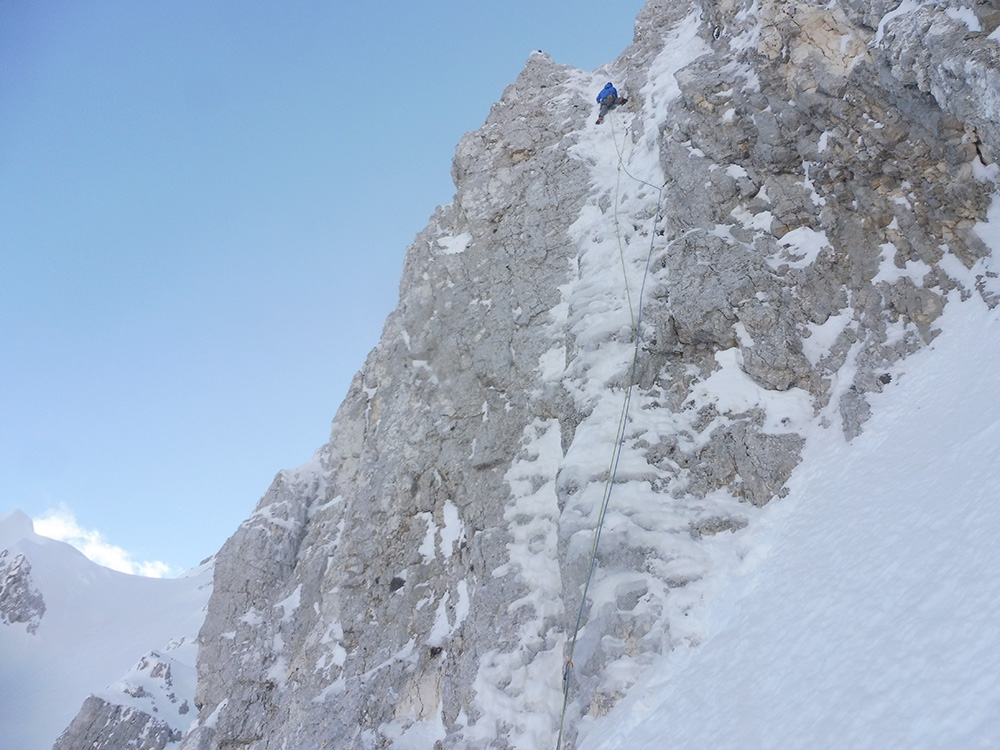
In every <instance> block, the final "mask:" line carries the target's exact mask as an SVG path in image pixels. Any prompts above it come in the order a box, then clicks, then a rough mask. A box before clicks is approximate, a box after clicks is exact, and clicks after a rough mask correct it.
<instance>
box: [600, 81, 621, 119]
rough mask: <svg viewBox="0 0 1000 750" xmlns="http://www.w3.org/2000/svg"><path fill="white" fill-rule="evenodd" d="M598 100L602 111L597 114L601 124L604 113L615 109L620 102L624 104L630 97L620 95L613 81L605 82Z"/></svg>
mask: <svg viewBox="0 0 1000 750" xmlns="http://www.w3.org/2000/svg"><path fill="white" fill-rule="evenodd" d="M597 101H598V102H599V103H600V105H601V113H600V114H599V115H598V116H597V124H598V125H600V124H601V123H602V122H604V115H606V114H607V113H608V112H610V111H611V110H613V109H614V108H615V107H617V106H618V105H619V104H624V103H625V102H627V101H628V99H626V98H624V97H621V96H618V91H617V90H616V89H615V87H614V85H613V84H612V83H611V81H608V82H607V83H606V84H604V88H603V89H601V93H600V94H598V95H597Z"/></svg>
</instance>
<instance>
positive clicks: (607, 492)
mask: <svg viewBox="0 0 1000 750" xmlns="http://www.w3.org/2000/svg"><path fill="white" fill-rule="evenodd" d="M611 114H612V117H611V118H610V119H611V137H612V139H613V140H614V143H615V151H616V152H617V154H618V178H617V181H616V184H615V233H616V234H617V236H618V251H619V255H620V256H621V261H622V271H623V273H624V274H625V294H626V297H627V299H628V305H629V314H630V315H631V316H632V341H633V348H632V364H631V365H630V366H629V373H628V382H627V385H626V387H625V399H624V401H623V403H622V410H621V414H620V416H619V418H618V432H617V435H616V436H615V445H614V449H613V450H612V452H611V463H610V465H609V466H608V473H607V479H606V480H605V483H604V495H603V497H602V498H601V506H600V511H599V512H598V514H597V524H596V525H595V527H594V540H593V543H592V544H591V547H590V562H589V564H588V566H587V577H586V579H585V581H584V584H583V594H582V596H581V598H580V609H579V610H578V611H577V615H576V624H575V625H574V627H573V637H572V638H571V639H570V645H569V654H568V655H567V658H566V664H565V666H564V667H563V678H562V679H563V701H562V711H561V712H560V715H559V736H558V739H557V740H556V750H561V748H562V742H563V732H564V728H565V724H566V709H567V707H568V706H569V690H570V683H571V682H572V679H573V655H574V653H575V651H576V642H577V638H578V637H579V635H580V623H581V622H582V621H583V612H584V610H585V609H586V606H587V594H588V592H589V591H590V583H591V581H592V580H593V578H594V570H595V569H596V567H597V549H598V547H599V545H600V542H601V532H602V531H603V530H604V521H605V519H606V518H607V514H608V507H609V506H610V504H611V492H612V490H613V489H614V486H615V477H616V475H617V473H618V463H619V461H620V460H621V455H622V446H623V445H624V443H625V426H626V425H627V424H628V412H629V407H630V405H631V403H632V391H633V389H634V386H635V379H636V372H637V370H638V364H639V328H640V326H641V325H642V297H643V292H644V290H645V288H646V279H647V278H648V276H649V266H650V262H651V261H652V258H653V247H654V244H655V242H656V225H657V224H658V223H659V220H660V211H661V209H662V208H663V190H664V189H665V188H666V182H664V183H663V185H660V186H657V185H653V184H652V183H650V182H647V181H646V180H643V179H641V178H639V177H636V176H635V175H633V174H632V173H631V172H629V170H628V167H627V166H626V165H625V159H624V157H623V156H622V149H621V147H620V146H619V145H618V137H617V136H616V134H615V128H614V123H615V120H616V119H617V116H616V115H615V113H614V112H612V113H611ZM625 133H626V134H627V133H628V128H626V129H625ZM622 172H624V173H625V174H626V175H627V176H628V177H630V178H632V179H633V180H635V181H636V182H639V183H642V184H643V185H647V186H649V187H651V188H653V189H654V190H656V191H657V196H656V214H655V215H654V217H653V228H652V231H651V232H650V234H649V252H648V253H647V254H646V265H645V268H644V269H643V273H642V284H641V285H640V287H639V306H638V309H637V310H636V311H635V312H633V307H632V296H631V291H630V289H629V283H628V270H627V266H626V263H625V250H624V248H623V247H622V237H621V228H620V226H619V223H618V203H619V198H620V186H621V174H622Z"/></svg>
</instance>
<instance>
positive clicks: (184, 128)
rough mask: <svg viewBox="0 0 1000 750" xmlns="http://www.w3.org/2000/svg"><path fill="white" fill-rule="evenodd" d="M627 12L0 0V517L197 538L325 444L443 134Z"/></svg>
mask: <svg viewBox="0 0 1000 750" xmlns="http://www.w3.org/2000/svg"><path fill="white" fill-rule="evenodd" d="M642 5H643V2H642V1H641V0H630V1H628V2H626V1H624V0H623V1H622V2H617V3H616V2H611V3H609V2H606V0H605V1H604V2H597V1H590V0H576V1H574V2H548V3H538V2H522V1H520V0H512V1H509V2H506V3H503V4H485V3H469V2H458V1H457V0H456V1H454V2H426V3H402V2H398V3H396V2H389V3H344V2H336V3H334V2H290V3H280V4H279V3H263V2H235V1H230V2H225V1H220V2H209V3H207V2H203V1H201V0H199V1H198V2H193V1H190V2H189V1H185V0H173V1H172V2H153V1H152V0H150V1H148V2H145V1H136V0H128V1H127V2H126V1H123V0H119V1H102V2H90V1H88V0H79V1H77V2H73V3H65V2H53V1H50V0H33V1H32V2H30V3H25V2H11V1H10V0H0V112H2V113H3V116H2V117H0V284H2V292H0V343H2V352H3V354H2V357H0V472H2V474H3V476H4V477H5V481H4V483H3V490H2V492H0V513H3V512H5V511H8V510H12V509H14V508H21V509H22V510H24V511H25V512H26V513H28V514H29V515H31V516H33V517H35V518H39V517H43V516H47V517H49V518H50V519H56V520H58V521H59V522H60V523H63V524H70V525H74V526H75V527H76V528H77V529H78V530H79V531H80V532H81V533H83V532H86V533H87V534H89V535H90V539H91V541H93V540H94V539H95V538H96V540H97V542H98V544H99V546H100V545H104V546H106V547H109V548H111V549H117V554H118V555H119V557H120V558H122V559H124V560H126V561H127V562H129V563H136V564H138V563H142V562H149V561H159V562H162V563H164V564H165V565H166V566H168V567H169V568H170V569H171V570H173V571H179V570H183V569H186V568H190V567H192V566H194V565H196V564H197V563H198V562H199V561H200V560H201V559H202V558H204V557H207V556H208V555H211V554H213V553H214V552H215V551H216V550H217V549H218V548H219V546H221V544H222V543H223V542H224V541H225V539H226V538H227V537H228V536H229V535H230V534H231V533H232V532H233V531H234V530H235V528H236V526H237V525H238V524H239V523H240V522H241V521H242V520H243V519H244V518H245V517H246V516H247V515H248V514H249V513H250V512H251V510H252V509H253V506H254V505H255V504H256V502H257V500H258V499H259V497H260V496H261V495H262V494H263V492H264V491H265V490H266V489H267V486H268V485H269V484H270V481H271V479H272V478H273V476H274V474H275V473H276V472H278V471H279V470H281V469H283V468H291V467H294V466H297V465H299V464H302V463H304V462H306V461H307V460H309V458H310V457H311V455H312V454H313V452H314V451H315V449H317V448H318V447H319V446H321V445H322V444H323V443H324V442H326V440H327V439H328V437H329V427H330V421H331V419H332V417H333V415H334V413H335V412H336V409H337V407H338V406H339V404H340V402H341V401H342V400H343V397H344V395H345V394H346V392H347V388H348V386H349V384H350V381H351V378H352V377H353V375H354V373H355V372H356V371H357V370H358V369H359V368H360V366H361V364H362V363H363V361H364V358H365V356H366V354H367V353H368V351H369V350H370V349H371V348H372V347H373V346H374V345H375V344H376V343H377V341H378V337H379V335H380V332H381V329H382V324H383V322H384V320H385V317H386V316H387V315H388V313H389V312H390V311H391V310H392V308H393V307H394V306H395V303H396V299H397V294H398V284H399V277H400V271H401V268H402V261H403V255H404V253H405V250H406V246H407V245H408V244H409V243H410V242H411V241H412V239H413V237H414V235H415V234H416V233H417V232H418V231H420V229H422V228H423V226H424V225H425V224H426V222H427V219H428V217H429V216H430V214H431V213H432V212H433V210H434V208H435V206H437V205H439V204H446V203H449V202H450V201H451V198H452V195H453V193H454V186H453V185H452V183H451V176H450V169H451V158H452V156H453V154H454V148H455V145H456V144H457V143H458V140H459V138H461V136H462V134H463V133H465V132H467V131H470V130H474V129H476V128H478V127H479V126H480V125H481V124H482V122H483V120H484V119H485V118H486V116H487V114H488V113H489V108H490V105H491V104H492V103H493V102H495V101H496V100H497V99H498V98H499V97H500V94H501V93H502V91H503V89H504V87H505V86H506V85H507V84H508V83H510V82H512V81H513V80H514V78H515V77H516V76H517V74H518V73H519V72H520V70H521V68H522V67H523V65H524V62H525V60H526V59H527V58H528V55H529V54H530V53H531V51H532V50H534V49H541V50H543V51H545V52H547V53H549V54H550V55H551V56H552V57H553V58H554V59H555V60H556V61H557V62H560V63H566V64H570V65H574V66H576V67H579V68H582V69H584V70H592V69H594V68H596V67H598V66H599V65H601V64H603V63H606V62H610V61H611V60H613V59H614V58H615V57H617V56H618V54H619V53H620V52H621V51H622V50H623V49H624V48H625V47H626V46H627V45H628V44H629V43H630V42H631V39H632V28H633V22H634V19H635V15H636V13H637V12H638V11H639V9H640V8H641V7H642ZM595 94H596V92H595ZM67 535H70V534H69V532H67ZM137 569H138V568H137Z"/></svg>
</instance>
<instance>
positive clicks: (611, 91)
mask: <svg viewBox="0 0 1000 750" xmlns="http://www.w3.org/2000/svg"><path fill="white" fill-rule="evenodd" d="M609 96H613V97H614V98H615V99H617V98H618V91H617V90H615V87H614V86H612V85H611V82H610V81H608V82H607V83H606V84H605V85H604V88H603V89H601V93H600V94H598V95H597V101H598V102H603V101H604V100H605V99H607V98H608V97H609Z"/></svg>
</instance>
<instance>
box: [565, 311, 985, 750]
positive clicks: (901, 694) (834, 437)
mask: <svg viewBox="0 0 1000 750" xmlns="http://www.w3.org/2000/svg"><path fill="white" fill-rule="evenodd" d="M940 323H941V327H942V329H943V331H944V332H943V333H942V334H941V335H940V336H939V337H938V338H937V339H936V341H935V342H934V344H933V345H932V346H931V347H930V348H928V349H927V350H925V351H923V352H921V353H919V354H918V355H916V356H914V357H912V358H910V359H909V360H907V361H906V362H905V365H904V367H903V368H902V372H899V373H897V375H896V378H895V384H894V385H893V386H891V387H888V388H886V390H885V392H883V393H882V394H880V395H878V396H875V397H874V399H873V404H872V407H873V409H872V410H873V413H874V416H873V417H872V419H871V420H870V421H869V422H868V423H867V424H866V425H865V430H864V433H863V434H862V435H861V436H860V437H858V438H856V439H855V440H854V441H852V442H851V443H850V444H846V443H845V442H844V441H843V438H842V437H841V436H840V433H839V430H827V431H820V432H817V433H816V434H813V435H811V436H810V441H809V446H808V448H807V449H806V454H805V457H804V460H803V463H802V465H801V466H800V468H799V470H798V471H797V472H796V473H795V475H794V477H793V480H792V483H791V489H792V491H791V493H790V495H789V496H788V497H787V498H786V499H785V500H781V501H777V502H774V503H772V504H771V505H769V506H768V507H767V508H766V509H765V512H764V515H763V516H762V517H761V518H760V519H759V521H760V522H759V524H758V526H757V527H756V529H757V530H756V532H755V533H757V534H759V535H760V536H759V537H758V543H761V542H763V546H764V548H765V549H766V548H768V547H769V548H770V550H769V552H768V553H766V555H765V556H764V557H763V559H761V558H760V557H758V558H754V559H749V558H748V559H747V560H745V563H744V569H743V571H742V573H741V575H739V576H738V577H737V578H736V579H734V580H732V581H731V582H730V583H729V584H727V588H726V590H725V591H721V592H719V594H718V597H717V599H716V601H715V603H714V604H712V605H710V611H709V613H708V614H707V615H706V617H705V622H706V631H707V632H706V634H705V635H706V638H705V640H704V642H702V643H701V644H700V645H698V646H695V647H692V648H690V649H681V650H678V651H674V652H672V653H670V654H668V655H667V656H665V657H663V658H662V660H661V662H660V664H659V665H658V666H657V667H654V668H653V669H652V670H650V672H649V673H648V675H647V677H646V678H645V679H644V680H643V681H641V682H640V683H639V684H637V685H636V686H635V687H634V688H633V690H632V691H631V693H630V694H629V695H628V696H627V697H626V698H625V699H624V700H623V702H622V703H621V704H620V705H619V706H618V707H617V708H616V710H615V711H614V712H612V714H611V715H610V716H609V717H608V718H607V719H606V720H604V721H603V722H599V723H598V725H597V726H596V727H595V729H594V731H593V732H592V734H591V735H590V736H589V737H588V738H587V741H586V742H584V743H583V745H582V747H583V748H586V750H615V749H617V748H629V749H630V750H641V749H642V748H671V749H672V750H687V749H690V750H695V749H698V750H703V749H704V748H713V749H715V750H727V749H729V748H732V749H733V750H735V749H736V748H741V749H742V748H751V747H752V748H782V749H783V750H790V749H792V748H813V749H817V748H831V749H832V748H853V749H855V750H856V749H859V748H873V749H874V748H902V747H905V748H911V749H915V748H945V747H947V748H953V749H959V748H968V749H970V750H971V749H972V748H987V747H996V744H995V743H996V742H997V741H998V738H1000V676H998V675H1000V576H998V575H997V571H998V569H1000V545H998V543H997V539H998V538H1000V504H998V502H997V501H998V499H1000V378H998V377H997V371H998V369H1000V310H993V311H990V310H988V309H987V307H986V305H985V304H983V302H982V301H981V300H980V298H979V297H978V296H975V297H973V298H971V299H969V300H968V301H966V302H961V303H959V302H958V301H957V299H956V298H954V296H953V299H952V300H951V304H949V305H948V307H947V310H946V313H945V315H944V316H943V318H942V319H941V321H940ZM768 541H770V544H768Z"/></svg>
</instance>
